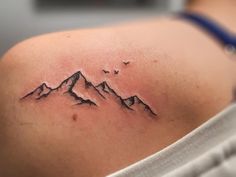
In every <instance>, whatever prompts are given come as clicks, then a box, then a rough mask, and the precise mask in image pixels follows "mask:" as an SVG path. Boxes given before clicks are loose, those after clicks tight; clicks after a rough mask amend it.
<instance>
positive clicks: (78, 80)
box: [21, 71, 157, 116]
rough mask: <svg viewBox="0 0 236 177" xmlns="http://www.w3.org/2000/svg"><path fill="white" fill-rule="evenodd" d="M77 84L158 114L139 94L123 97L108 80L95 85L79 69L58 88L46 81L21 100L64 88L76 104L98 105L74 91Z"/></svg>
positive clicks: (130, 107)
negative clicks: (52, 86) (50, 85)
mask: <svg viewBox="0 0 236 177" xmlns="http://www.w3.org/2000/svg"><path fill="white" fill-rule="evenodd" d="M77 84H80V86H81V87H83V88H84V89H85V90H86V91H87V92H89V93H90V92H92V93H93V94H95V95H96V96H97V97H99V98H100V99H102V100H107V97H108V96H112V97H113V98H115V100H116V102H117V103H118V104H120V105H121V106H122V108H124V109H127V110H130V111H135V108H136V107H139V108H141V110H143V111H145V112H147V113H150V115H152V116H157V114H156V113H155V112H154V111H153V110H152V109H151V107H150V106H149V105H148V104H146V103H145V102H144V101H143V100H141V99H140V98H139V97H138V96H137V95H134V96H131V97H128V98H122V97H121V96H120V95H119V94H118V93H117V92H116V91H115V90H114V89H112V87H111V86H110V85H108V83H107V82H106V81H103V82H101V83H100V84H98V85H94V84H93V83H92V82H90V81H88V80H87V78H86V77H85V76H84V75H83V74H82V73H81V71H78V72H76V73H74V74H73V75H72V76H70V77H68V78H67V79H65V80H63V81H62V82H61V83H60V85H59V86H57V87H56V88H51V87H49V86H48V85H47V84H46V83H42V84H41V85H40V86H39V87H37V88H36V89H34V90H33V91H32V92H30V93H28V94H27V95H25V96H24V97H22V98H21V100H25V99H27V98H32V99H35V100H42V99H46V98H47V97H49V96H50V95H51V94H52V93H55V92H58V91H60V90H61V89H62V88H64V90H65V92H64V94H67V95H69V96H70V97H71V98H73V100H74V101H75V103H76V105H88V106H91V107H92V106H98V104H97V103H96V101H94V100H92V99H90V98H85V97H84V96H80V95H78V94H79V93H76V92H75V91H74V88H75V86H76V85H77Z"/></svg>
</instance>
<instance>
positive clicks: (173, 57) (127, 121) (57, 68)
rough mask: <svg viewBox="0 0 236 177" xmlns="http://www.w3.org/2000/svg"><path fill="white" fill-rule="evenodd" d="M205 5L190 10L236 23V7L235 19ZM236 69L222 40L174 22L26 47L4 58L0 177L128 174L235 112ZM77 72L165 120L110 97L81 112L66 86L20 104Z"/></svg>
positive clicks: (58, 36) (60, 36)
mask: <svg viewBox="0 0 236 177" xmlns="http://www.w3.org/2000/svg"><path fill="white" fill-rule="evenodd" d="M217 2H218V1H217ZM220 2H222V1H219V3H220ZM201 3H202V1H198V3H194V4H193V5H190V7H189V8H190V9H191V10H193V11H199V12H202V13H205V12H206V14H207V13H208V15H209V16H210V15H211V11H212V12H213V11H214V13H212V14H214V15H212V17H213V18H215V19H218V20H219V22H222V23H223V24H224V25H225V26H227V27H228V26H229V28H231V27H235V26H236V24H235V22H233V23H232V20H231V19H232V18H234V19H235V17H232V15H227V13H228V12H229V11H230V10H229V9H231V7H230V8H229V9H227V13H225V9H224V8H222V9H221V8H219V6H216V7H213V6H211V10H209V9H204V10H202V9H203V8H201V6H202V5H201ZM222 3H223V2H222ZM216 4H217V3H216ZM226 5H227V3H226ZM226 5H225V6H226ZM225 6H221V7H225ZM213 9H215V10H213ZM216 11H217V12H218V13H215V12H216ZM216 14H219V16H216ZM222 14H223V15H222ZM234 29H235V28H234ZM128 61H129V64H127V65H126V64H124V62H126V63H127V62H128ZM235 68H236V62H235V61H234V60H231V59H229V56H227V55H226V54H225V52H224V50H223V49H222V46H220V44H218V43H217V42H216V40H215V39H213V38H211V37H210V36H209V35H208V34H205V33H204V32H203V31H202V30H201V29H199V28H196V27H195V26H194V25H192V24H190V23H189V22H186V21H183V20H180V19H177V18H174V17H164V18H158V19H151V20H146V21H142V22H133V23H128V24H123V25H117V26H111V27H103V28H97V29H85V30H74V31H66V32H59V33H52V34H47V35H43V36H39V37H35V38H32V39H28V40H26V41H23V42H21V43H20V44H17V45H16V46H14V47H13V48H12V49H11V50H9V51H8V52H7V53H6V54H5V55H4V57H3V59H2V60H1V61H0V82H1V84H0V98H1V99H0V167H1V168H0V176H3V177H12V176H14V177H31V176H34V177H58V176H60V177H68V176H70V177H78V176H80V177H93V176H94V177H95V176H96V177H99V176H105V175H107V174H109V173H112V172H115V171H116V170H119V169H122V168H124V167H126V166H128V165H130V164H132V163H134V162H136V161H138V160H141V159H143V158H145V157H147V156H148V155H151V154H153V153H156V152H158V151H160V150H161V149H163V148H165V147H167V146H168V145H170V144H172V143H174V142H176V141H177V140H178V139H180V138H181V137H183V136H184V135H186V134H187V133H189V132H190V131H192V130H193V129H195V128H197V127H198V126H200V125H201V124H202V123H204V122H205V121H207V120H209V119H210V118H211V117H212V116H214V115H215V114H217V113H218V112H219V111H221V110H223V109H224V108H225V107H226V106H227V105H229V104H230V102H231V101H232V98H233V89H234V88H235V86H236V79H235V75H236V72H235ZM103 70H105V71H109V73H105V72H104V71H103ZM77 71H81V72H82V73H83V75H84V76H85V77H86V79H87V80H88V81H90V82H92V83H93V84H94V85H95V86H96V85H98V84H99V83H101V82H103V81H106V82H107V83H109V85H110V86H111V87H112V89H114V90H115V91H116V92H117V93H119V95H120V96H122V97H123V98H128V97H130V96H134V95H138V96H139V98H141V99H142V100H143V101H144V102H145V103H146V104H148V105H149V106H150V107H151V108H152V109H153V111H154V112H155V113H156V114H157V116H150V115H149V114H148V113H147V112H146V111H143V110H138V111H130V110H127V109H124V108H123V107H122V106H121V105H120V104H118V103H117V101H116V100H113V98H112V96H111V95H110V96H109V95H107V100H106V101H104V100H102V99H101V98H99V97H98V96H97V95H96V94H95V93H91V94H90V96H91V99H94V100H96V103H97V104H98V106H94V107H91V106H89V105H79V106H78V105H75V103H76V102H75V100H74V99H73V98H72V97H69V96H68V95H63V89H64V91H66V89H67V88H66V87H65V86H64V87H62V88H61V90H62V91H61V92H60V94H56V93H53V94H51V95H50V96H49V97H47V98H43V99H41V100H35V99H32V98H28V99H24V100H21V98H22V97H23V96H25V95H26V94H27V93H30V92H31V91H33V90H34V89H36V88H37V87H39V86H40V85H41V84H42V83H46V84H47V86H48V87H51V88H56V87H57V86H58V85H59V84H60V83H62V82H63V81H64V80H65V79H67V78H69V77H70V76H72V75H73V74H74V73H76V72H77ZM115 71H116V72H115ZM117 71H118V73H117ZM81 92H82V95H83V96H86V97H88V96H89V95H86V93H87V90H83V91H81ZM77 93H78V92H77Z"/></svg>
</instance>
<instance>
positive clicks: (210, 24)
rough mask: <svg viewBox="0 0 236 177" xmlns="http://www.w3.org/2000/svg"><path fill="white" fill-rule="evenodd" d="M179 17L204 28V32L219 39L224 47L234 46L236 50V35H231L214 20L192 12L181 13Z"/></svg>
mask: <svg viewBox="0 0 236 177" xmlns="http://www.w3.org/2000/svg"><path fill="white" fill-rule="evenodd" d="M179 16H180V17H181V18H183V19H186V20H189V21H192V22H194V23H195V24H197V25H199V26H200V27H202V28H203V29H204V30H206V31H207V32H208V33H210V34H211V35H212V36H214V37H215V38H216V39H218V40H219V42H220V43H221V44H222V45H224V46H232V47H234V48H236V34H232V33H230V32H229V31H228V30H226V29H225V28H223V27H222V26H221V25H219V24H217V23H216V22H214V21H213V20H210V19H208V18H207V17H205V16H202V15H200V14H196V13H191V12H183V13H180V14H179Z"/></svg>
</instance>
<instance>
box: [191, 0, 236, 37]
mask: <svg viewBox="0 0 236 177" xmlns="http://www.w3.org/2000/svg"><path fill="white" fill-rule="evenodd" d="M187 10H190V11H193V12H198V13H201V14H204V15H207V16H209V17H211V18H213V19H215V20H217V21H218V22H219V23H221V24H222V25H224V26H225V27H226V28H228V29H230V30H232V31H234V32H236V30H235V28H236V21H235V18H236V13H235V11H236V1H235V0H214V1H213V0H192V1H191V2H190V3H189V5H188V7H187Z"/></svg>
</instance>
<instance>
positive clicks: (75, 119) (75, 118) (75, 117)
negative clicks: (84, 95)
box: [72, 114, 78, 122]
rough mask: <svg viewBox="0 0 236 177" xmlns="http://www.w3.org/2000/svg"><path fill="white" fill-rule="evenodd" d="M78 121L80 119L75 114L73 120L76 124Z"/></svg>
mask: <svg viewBox="0 0 236 177" xmlns="http://www.w3.org/2000/svg"><path fill="white" fill-rule="evenodd" d="M77 119H78V115H77V114H73V115H72V120H73V121H74V122H76V121H77Z"/></svg>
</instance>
